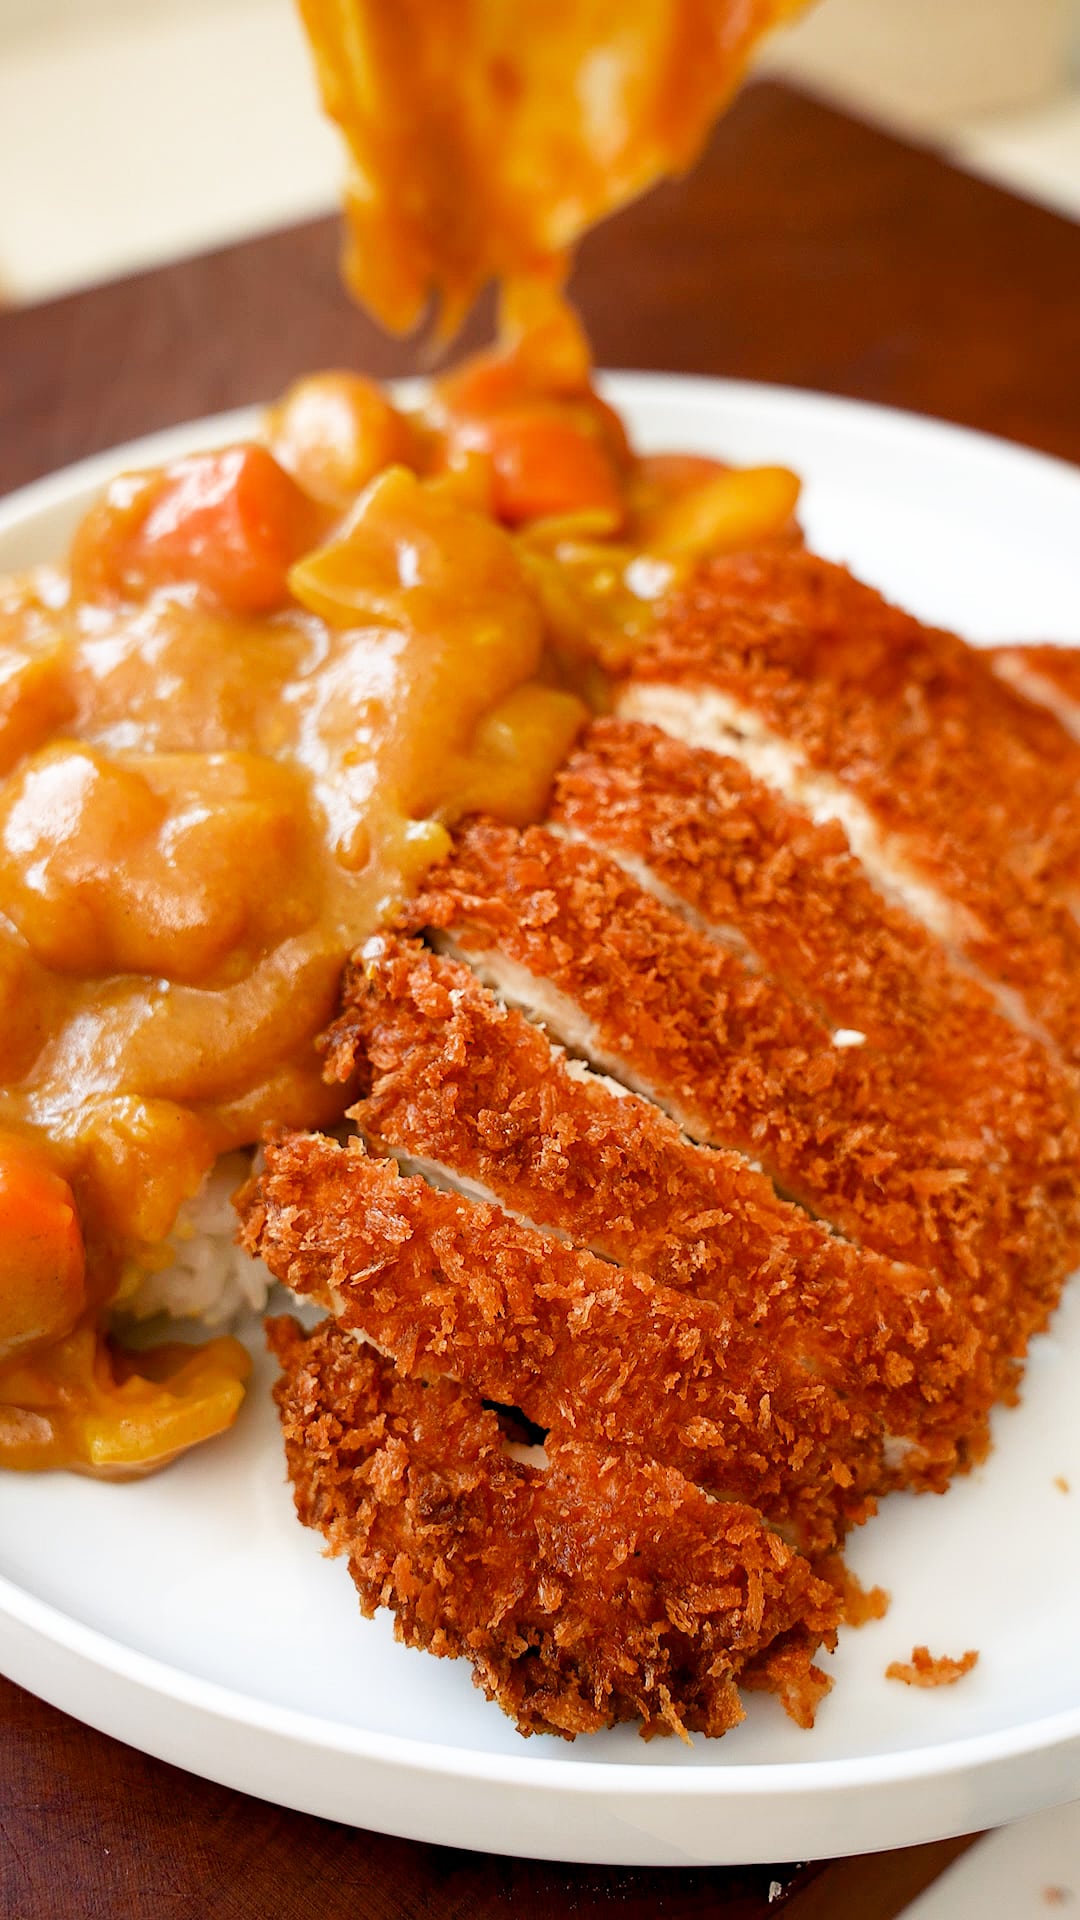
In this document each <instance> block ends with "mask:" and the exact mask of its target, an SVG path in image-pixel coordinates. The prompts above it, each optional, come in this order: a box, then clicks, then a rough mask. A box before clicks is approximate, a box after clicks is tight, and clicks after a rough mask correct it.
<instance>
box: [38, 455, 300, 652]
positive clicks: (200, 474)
mask: <svg viewBox="0 0 1080 1920" xmlns="http://www.w3.org/2000/svg"><path fill="white" fill-rule="evenodd" d="M140 483H141V484H140ZM325 525H326V516H325V513H324V512H323V510H322V509H320V508H319V507H318V506H317V505H316V504H315V502H314V501H312V500H311V499H310V498H309V497H308V495H307V494H305V493H304V492H303V491H302V489H301V488H300V487H299V486H297V484H296V481H295V480H293V479H292V478H291V476H290V475H289V474H287V473H286V472H285V470H284V468H283V467H281V466H279V465H278V462H277V461H276V460H275V459H274V457H273V455H272V454H271V453H269V452H268V451H267V449H266V448H265V447H261V446H258V445H255V444H250V445H240V446H234V447H225V448H222V449H221V451H220V452H216V453H196V454H191V455H189V456H188V457H187V458H186V459H183V460H177V461H175V462H174V463H173V464H172V465H171V466H169V467H166V468H164V469H163V470H162V472H161V473H160V474H148V475H143V476H138V475H130V474H127V475H123V476H121V478H120V479H119V480H118V481H115V482H114V483H113V485H112V487H110V488H109V489H108V490H107V492H106V494H105V497H104V499H103V500H102V501H100V502H99V503H98V506H97V507H95V508H92V509H91V512H90V514H89V515H88V516H87V519H86V520H85V521H84V523H83V526H82V528H81V529H80V531H79V533H78V534H77V535H76V539H75V544H74V547H73V550H72V573H73V577H74V579H75V581H76V586H77V589H81V590H82V591H84V592H89V593H91V594H95V595H96V594H100V593H101V592H102V591H104V592H106V593H117V594H120V595H122V596H124V597H135V598H139V597H141V596H142V595H143V594H145V593H147V592H149V591H150V590H151V589H152V588H154V587H159V586H166V585H170V586H171V585H179V584H182V583H185V582H190V583H191V584H192V585H194V586H195V587H197V588H198V589H199V590H200V591H201V592H202V593H203V594H205V595H206V596H207V598H209V599H210V600H211V601H212V602H214V603H215V604H217V605H218V606H221V607H224V608H225V609H226V611H228V612H230V613H237V614H259V613H270V612H272V611H273V610H274V609H275V608H276V607H280V606H282V605H283V604H284V603H285V601H286V600H287V599H288V588H287V585H286V576H287V574H288V571H289V568H290V567H291V566H292V564H293V562H294V561H296V560H298V559H299V558H300V555H301V554H302V553H304V552H305V551H306V550H307V548H308V547H310V546H312V545H314V544H315V542H316V540H317V539H318V538H319V537H320V535H321V533H322V532H323V530H324V528H325Z"/></svg>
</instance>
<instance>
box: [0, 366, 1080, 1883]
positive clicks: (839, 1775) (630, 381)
mask: <svg viewBox="0 0 1080 1920" xmlns="http://www.w3.org/2000/svg"><path fill="white" fill-rule="evenodd" d="M392 384H393V385H394V387H395V389H396V391H398V392H399V393H401V394H402V395H403V397H406V398H407V397H409V396H410V394H415V393H416V392H417V391H418V390H419V389H420V388H421V387H422V385H423V382H420V381H408V382H395V383H392ZM600 385H601V389H602V391H603V392H604V393H605V395H606V396H607V397H609V398H613V399H614V400H616V401H617V402H619V403H621V404H623V405H629V406H633V405H635V404H637V405H649V404H656V403H662V404H664V405H668V406H670V405H671V404H672V403H673V402H675V403H681V404H682V405H684V406H693V407H695V408H696V407H697V406H700V405H701V404H706V405H708V406H709V407H710V408H711V407H715V406H717V405H720V406H726V407H727V408H728V409H729V410H731V409H734V410H737V411H750V412H752V413H753V414H754V415H755V416H756V417H757V418H762V417H763V416H764V417H766V418H767V417H768V416H769V415H775V416H776V418H777V420H778V423H781V424H782V422H783V421H784V420H787V421H789V422H790V420H791V418H792V414H793V413H795V414H798V415H801V416H802V417H803V418H804V419H810V420H814V419H816V420H817V421H818V422H821V421H823V420H827V421H831V422H832V423H834V424H841V425H842V426H843V427H844V429H845V430H846V431H848V432H855V433H860V432H862V433H865V434H866V435H867V437H869V438H874V439H877V440H878V441H880V436H881V434H882V433H883V432H885V433H888V434H891V435H894V436H895V435H901V436H903V437H904V438H905V439H907V440H908V441H909V442H918V443H920V444H921V445H922V446H925V445H926V439H927V435H928V434H929V435H930V436H932V437H933V438H935V439H940V440H947V441H948V442H949V443H950V444H951V445H952V446H953V447H954V448H955V450H956V451H957V452H958V453H959V452H966V453H967V454H968V455H969V456H971V455H974V456H980V455H981V456H983V457H988V458H990V459H992V460H993V461H994V462H995V463H997V465H998V466H999V468H1000V466H1001V463H1002V462H1006V463H1008V464H1009V465H1010V466H1011V467H1013V469H1014V470H1015V472H1016V477H1017V479H1018V480H1020V481H1021V482H1022V479H1023V476H1024V473H1025V472H1026V473H1027V475H1028V476H1030V477H1036V476H1038V477H1040V478H1042V479H1044V480H1045V481H1047V482H1049V483H1052V484H1053V486H1054V487H1055V488H1060V487H1061V486H1062V485H1063V484H1064V485H1065V486H1067V487H1068V488H1069V489H1070V490H1073V489H1075V490H1076V493H1077V496H1078V500H1080V466H1077V465H1074V464H1072V463H1070V462H1069V461H1066V460H1063V459H1061V458H1060V457H1058V456H1056V455H1052V454H1048V453H1044V452H1042V451H1040V450H1038V449H1035V448H1032V447H1029V446H1027V445H1025V444H1023V443H1020V442H1017V441H1011V440H1007V439H1004V438H1001V437H999V436H996V435H993V434H989V433H985V432H982V431H980V430H979V429H976V428H972V427H967V426H959V425H956V424H954V423H952V422H950V421H948V420H945V419H942V418H940V417H939V416H936V415H932V414H923V413H918V412H914V411H909V410H905V409H900V408H895V407H891V406H884V405H881V404H879V403H876V402H871V401H863V400H859V399H857V398H854V397H851V396H847V395H839V394H830V393H822V392H816V391H813V390H810V389H806V388H798V387H789V386H784V385H780V384H773V383H767V382H754V381H745V380H728V379H723V378H714V377H712V376H709V375H687V374H679V373H665V372H651V371H643V372H639V371H632V370H629V369H618V370H614V371H610V372H605V373H602V374H601V375H600ZM261 412H262V409H261V408H260V407H259V406H249V407H243V408H236V409H231V410H228V411H226V412H222V413H217V414H211V415H203V416H199V417H196V418H193V419H189V420H186V421H181V422H177V423H174V424H173V425H171V426H168V427H164V428H161V429H158V430H156V431H154V432H152V433H150V434H146V435H141V436H139V437H138V438H136V439H134V440H129V441H126V442H123V443H121V444H120V445H118V446H115V447H111V448H108V449H106V450H103V451H102V452H99V453H96V454H91V455H88V456H86V457H85V458H83V459H80V460H78V461H76V462H72V463H70V464H69V465H67V466H65V467H63V468H60V469H57V470H55V471H54V472H52V473H50V474H47V475H44V476H42V477H40V478H38V479H35V480H32V481H29V482H27V483H26V484H25V485H23V486H21V487H19V488H18V489H16V490H15V491H14V492H11V493H9V494H7V495H6V496H5V497H3V498H2V499H0V535H5V534H8V533H11V532H13V531H14V530H16V529H17V528H18V527H19V526H21V525H23V524H25V523H26V522H28V521H32V520H34V519H36V518H38V517H39V516H41V515H44V514H47V513H49V512H50V511H52V510H54V509H57V508H62V507H63V506H65V505H66V504H69V503H70V502H71V501H72V500H73V498H74V497H76V496H77V495H78V494H80V493H82V492H85V491H86V490H88V489H90V488H92V487H96V486H99V485H100V484H102V483H103V482H104V481H105V480H107V479H108V478H109V477H110V476H111V475H112V474H114V473H115V472H117V471H119V470H121V469H122V467H123V466H125V465H133V464H138V463H147V462H151V461H153V460H155V459H163V458H169V457H172V456H173V455H174V454H176V453H179V452H180V451H181V450H183V449H187V450H192V449H194V448H196V447H197V446H198V445H200V444H205V445H215V444H221V443H222V442H223V441H225V440H227V439H229V438H233V437H237V436H240V437H242V436H245V435H249V434H250V433H251V432H252V431H253V429H254V427H255V426H256V424H257V422H258V420H259V418H260V416H261ZM0 1629H3V1630H4V1632H0V1671H2V1670H5V1666H6V1650H7V1645H8V1643H9V1641H10V1639H11V1634H10V1630H12V1629H13V1630H14V1633H15V1634H16V1635H17V1634H19V1633H20V1632H21V1633H25V1634H29V1635H30V1636H31V1637H32V1638H33V1640H34V1641H35V1642H36V1643H37V1644H38V1645H39V1646H40V1648H41V1650H42V1651H43V1652H44V1651H45V1650H46V1649H48V1648H49V1647H52V1648H55V1649H56V1650H58V1651H62V1652H63V1653H65V1654H67V1655H69V1656H71V1657H72V1658H73V1659H74V1660H75V1661H77V1662H78V1663H80V1665H81V1666H84V1667H86V1668H87V1669H88V1670H90V1669H92V1670H93V1671H95V1672H96V1673H97V1674H99V1675H108V1676H112V1677H114V1678H115V1679H117V1680H120V1681H124V1682H126V1683H128V1685H129V1686H131V1687H134V1688H136V1689H141V1690H142V1691H144V1692H148V1693H150V1694H153V1695H155V1696H157V1697H159V1698H162V1699H166V1700H169V1701H172V1702H173V1703H174V1704H175V1705H176V1706H178V1707H181V1708H187V1709H191V1710H194V1711H195V1712H196V1713H197V1714H199V1715H201V1716H202V1717H203V1719H204V1720H205V1721H207V1722H208V1723H210V1722H213V1721H218V1722H221V1721H224V1722H226V1723H227V1724H228V1725H230V1726H231V1727H233V1728H235V1729H237V1730H238V1731H242V1730H247V1731H248V1732H254V1733H265V1734H268V1735H272V1736H276V1737H277V1738H278V1739H279V1740H281V1741H284V1742H286V1743H288V1744H291V1745H292V1746H301V1747H304V1748H307V1749H309V1750H313V1751H315V1752H318V1753H322V1754H327V1755H331V1756H339V1757H345V1756H350V1757H352V1758H354V1759H356V1760H358V1761H368V1762H372V1761H374V1762H378V1763H381V1764H382V1765H383V1766H389V1767H391V1768H394V1769H396V1770H398V1771H405V1772H411V1773H414V1774H417V1775H421V1774H423V1775H427V1776H428V1777H429V1778H430V1777H431V1776H433V1775H434V1776H438V1777H441V1778H443V1779H447V1780H449V1779H454V1780H457V1781H462V1780H466V1781H471V1782H473V1783H474V1784H477V1785H488V1786H492V1787H499V1788H515V1787H516V1788H523V1787H527V1788H528V1789H529V1790H530V1791H531V1792H532V1793H534V1794H535V1793H537V1792H538V1791H539V1792H540V1793H541V1794H544V1795H547V1796H552V1795H562V1794H566V1793H567V1792H569V1793H571V1794H572V1795H573V1797H574V1799H575V1801H576V1802H577V1804H578V1805H580V1804H581V1803H582V1801H589V1800H595V1801H597V1802H599V1801H600V1800H601V1799H603V1798H605V1797H607V1796H614V1797H615V1798H616V1799H618V1800H620V1801H623V1800H626V1801H631V1802H640V1801H642V1800H644V1799H646V1798H647V1799H649V1800H651V1801H653V1802H654V1803H659V1802H660V1801H665V1802H666V1801H670V1800H675V1801H678V1802H680V1803H688V1802H689V1803H694V1802H696V1803H712V1804H713V1805H714V1806H715V1807H716V1809H717V1811H719V1810H720V1806H721V1804H722V1805H723V1806H724V1807H725V1808H726V1809H727V1811H728V1812H729V1813H731V1812H737V1811H738V1809H739V1807H740V1806H747V1807H748V1806H749V1805H750V1804H751V1803H757V1802H759V1801H763V1802H765V1803H766V1804H770V1803H775V1802H776V1801H778V1800H781V1799H784V1798H785V1797H787V1796H790V1795H795V1796H797V1798H798V1799H799V1800H800V1802H816V1801H818V1800H821V1799H825V1800H827V1799H829V1798H831V1797H832V1796H834V1795H836V1793H837V1792H838V1791H842V1790H845V1789H851V1788H853V1787H854V1788H863V1789H868V1790H870V1791H871V1793H873V1792H874V1791H875V1790H887V1791H892V1792H894V1793H899V1791H900V1790H901V1789H904V1788H906V1789H908V1790H909V1791H911V1792H916V1793H917V1790H918V1788H919V1787H920V1785H922V1786H925V1785H927V1784H928V1783H931V1782H935V1781H944V1780H946V1779H948V1780H955V1779H956V1778H957V1777H958V1776H960V1775H971V1774H977V1773H980V1772H982V1771H985V1770H986V1769H993V1768H995V1767H997V1766H999V1765H1001V1764H1002V1763H1011V1762H1020V1761H1023V1760H1025V1759H1026V1760H1029V1761H1034V1760H1036V1759H1037V1758H1042V1759H1043V1760H1052V1759H1053V1757H1054V1756H1055V1755H1060V1756H1061V1758H1062V1760H1064V1759H1065V1757H1066V1756H1067V1755H1068V1754H1069V1753H1070V1751H1071V1750H1073V1749H1075V1750H1076V1752H1077V1755H1078V1757H1080V1705H1078V1706H1076V1707H1070V1708H1066V1709H1062V1710H1061V1711H1059V1712H1056V1713H1053V1714H1049V1715H1047V1714H1044V1715H1041V1716H1040V1717H1039V1718H1038V1719H1036V1720H1027V1721H1024V1722H1021V1723H1017V1724H1013V1725H1011V1726H1008V1727H1005V1728H996V1729H990V1730H986V1731H984V1732H981V1733H978V1734H970V1735H965V1736H963V1737H960V1738H957V1739H954V1740H945V1741H939V1742H936V1743H933V1744H930V1745H921V1746H905V1747H899V1748H895V1749H891V1750H890V1751H888V1752H885V1753H878V1754H870V1755H863V1756H847V1757H843V1758H832V1759H821V1760H816V1759H814V1758H813V1757H812V1756H810V1757H808V1758H807V1759H806V1760H805V1761H804V1760H798V1761H781V1762H770V1761H757V1762H741V1761H738V1760H734V1761H728V1760H726V1759H725V1760H724V1761H723V1762H722V1764H718V1765H715V1766H705V1767H694V1768H685V1769H684V1768H676V1767H671V1766H658V1765H655V1764H651V1763H649V1762H637V1761H635V1762H634V1763H632V1764H628V1763H627V1762H626V1761H610V1760H604V1759H592V1758H591V1757H590V1759H589V1760H588V1761H587V1763H585V1764H583V1763H582V1762H581V1761H578V1760H570V1759H563V1758H561V1757H557V1756H551V1757H548V1756H547V1755H545V1757H543V1758H535V1757H533V1756H532V1755H531V1754H529V1753H527V1752H525V1753H521V1754H517V1753H513V1754H508V1753H505V1752H500V1751H497V1750H495V1749H491V1750H485V1749H483V1748H466V1747H457V1746H454V1745H451V1744H448V1743H444V1742H436V1741H430V1740H422V1739H417V1738H414V1737H411V1736H409V1735H407V1734H399V1733H386V1732H381V1731H378V1730H372V1729H368V1728H361V1727H356V1726H350V1725H349V1724H348V1723H347V1722H344V1721H341V1722H339V1721H334V1720H329V1719H325V1718H323V1717H322V1716H320V1715H318V1714H313V1713H306V1712H303V1711H302V1710H300V1709H297V1708H294V1707H290V1706H286V1705H284V1704H279V1703H275V1702H273V1701H269V1700H264V1699H260V1698H259V1697H258V1696H257V1695H254V1694H251V1693H245V1692H243V1691H242V1690H240V1689H237V1688H232V1687H229V1686H226V1685H224V1684H222V1683H221V1682H218V1681H214V1680H210V1679H206V1678H203V1677H202V1676H201V1675H198V1674H193V1673H190V1672H188V1671H187V1670H186V1669H184V1668H183V1667H179V1666H174V1665H172V1664H171V1663H170V1662H168V1661H166V1660H163V1659H160V1658H159V1657H158V1656H156V1655H152V1654H147V1653H144V1652H142V1651H141V1650H140V1649H138V1648H136V1647H133V1646H131V1645H129V1644H127V1643H125V1642H124V1641H121V1640H118V1639H116V1638H115V1637H113V1636H112V1635H110V1634H108V1633H106V1632H103V1631H102V1630H100V1629H98V1628H95V1627H92V1626H90V1625H89V1624H87V1623H86V1622H84V1621H81V1620H79V1619H77V1618H76V1617H75V1616H74V1615H72V1614H70V1613H68V1612H66V1611H65V1610H64V1609H63V1608H62V1607H60V1606H56V1605H54V1604H52V1603H51V1602H49V1601H45V1600H43V1599H41V1598H40V1597H39V1596H38V1595H37V1594H34V1593H32V1592H31V1591H29V1590H28V1589H27V1588H25V1587H23V1586H21V1585H19V1584H18V1583H17V1582H16V1581H15V1580H13V1579H11V1578H9V1577H8V1576H6V1575H3V1574H0ZM5 1633H6V1634H7V1638H6V1639H5ZM15 1664H16V1665H21V1666H23V1667H26V1666H29V1665H31V1664H35V1663H34V1662H32V1661H26V1662H23V1661H19V1660H18V1659H16V1661H15ZM13 1677H14V1676H13ZM22 1684H25V1685H28V1686H29V1687H30V1689H31V1690H35V1682H34V1680H33V1679H30V1680H24V1681H23V1682H22ZM43 1697H49V1696H48V1695H47V1694H45V1695H44V1696H43ZM57 1704H61V1703H59V1702H58V1703H57ZM76 1712H78V1709H76ZM103 1718H104V1719H105V1720H107V1719H108V1714H107V1713H106V1714H105V1715H104V1716H103ZM101 1723H102V1722H101V1719H99V1720H98V1721H95V1722H91V1724H101ZM105 1730H106V1731H111V1730H112V1729H110V1728H108V1727H106V1728H105ZM119 1737H121V1738H125V1737H127V1736H126V1735H124V1734H123V1733H121V1734H120V1735H119ZM138 1744H142V1750H143V1751H145V1752H148V1753H154V1752H160V1743H157V1744H155V1742H154V1740H153V1737H152V1736H151V1735H150V1734H149V1733H148V1735H147V1738H146V1741H145V1743H141V1742H140V1743H138ZM161 1757H167V1756H164V1755H163V1756H161ZM181 1764H183V1763H181ZM1063 1771H1064V1769H1063ZM208 1777H217V1776H216V1775H210V1776H208ZM231 1784H234V1785H237V1786H239V1787H241V1789H243V1785H244V1783H243V1782H242V1781H241V1780H236V1779H234V1780H233V1781H232V1782H231ZM246 1790H247V1791H249V1792H250V1791H255V1792H256V1793H257V1792H258V1791H259V1789H258V1787H254V1788H252V1787H251V1786H248V1787H247V1788H246ZM1069 1791H1070V1788H1069V1786H1068V1785H1065V1787H1064V1790H1063V1797H1067V1795H1068V1793H1069ZM1046 1803H1047V1796H1046V1793H1045V1792H1044V1791H1041V1792H1040V1798H1039V1802H1038V1804H1046ZM1020 1810H1026V1808H1022V1809H1020ZM331 1817H340V1815H335V1816H331ZM932 1825H933V1823H932V1820H927V1819H923V1821H922V1822H921V1826H922V1827H926V1828H928V1829H929V1828H930V1827H931V1826H932ZM386 1830H387V1831H396V1830H399V1829H395V1828H392V1827H390V1828H387V1829H386ZM950 1830H951V1831H963V1830H965V1829H964V1828H962V1827H958V1826H955V1825H953V1826H952V1827H951V1828H950ZM936 1831H940V1827H939V1828H938V1829H936ZM458 1844H463V1845H468V1844H469V1842H468V1840H466V1839H462V1840H460V1841H459V1842H458ZM658 1844H659V1843H658ZM867 1844H868V1843H867V1841H866V1839H865V1837H855V1838H854V1839H853V1841H852V1846H853V1848H854V1849H855V1850H858V1851H863V1850H865V1848H866V1846H867ZM875 1844H877V1845H879V1846H890V1845H898V1844H910V1840H908V1841H900V1840H896V1839H888V1838H886V1839H878V1840H877V1841H876V1843H875ZM841 1850H842V1849H841ZM721 1854H723V1857H731V1858H732V1859H734V1858H747V1857H748V1856H747V1855H746V1854H745V1852H743V1853H740V1854H736V1855H730V1856H728V1855H727V1854H726V1853H724V1849H723V1848H721ZM552 1857H559V1858H562V1857H566V1858H586V1857H594V1856H591V1855H585V1854H582V1853H581V1852H580V1851H579V1852H574V1853H568V1854H566V1855H565V1856H564V1855H561V1854H560V1855H556V1856H552ZM603 1857H604V1858H609V1857H612V1856H609V1855H607V1854H605V1855H604V1856H603ZM635 1857H637V1856H635ZM709 1857H710V1858H712V1857H713V1856H712V1855H711V1854H710V1856H709ZM716 1857H717V1858H719V1857H720V1855H717V1856H716ZM758 1857H761V1858H766V1857H768V1856H767V1855H764V1854H762V1855H760V1856H758ZM668 1863H670V1861H669V1862H668Z"/></svg>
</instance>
